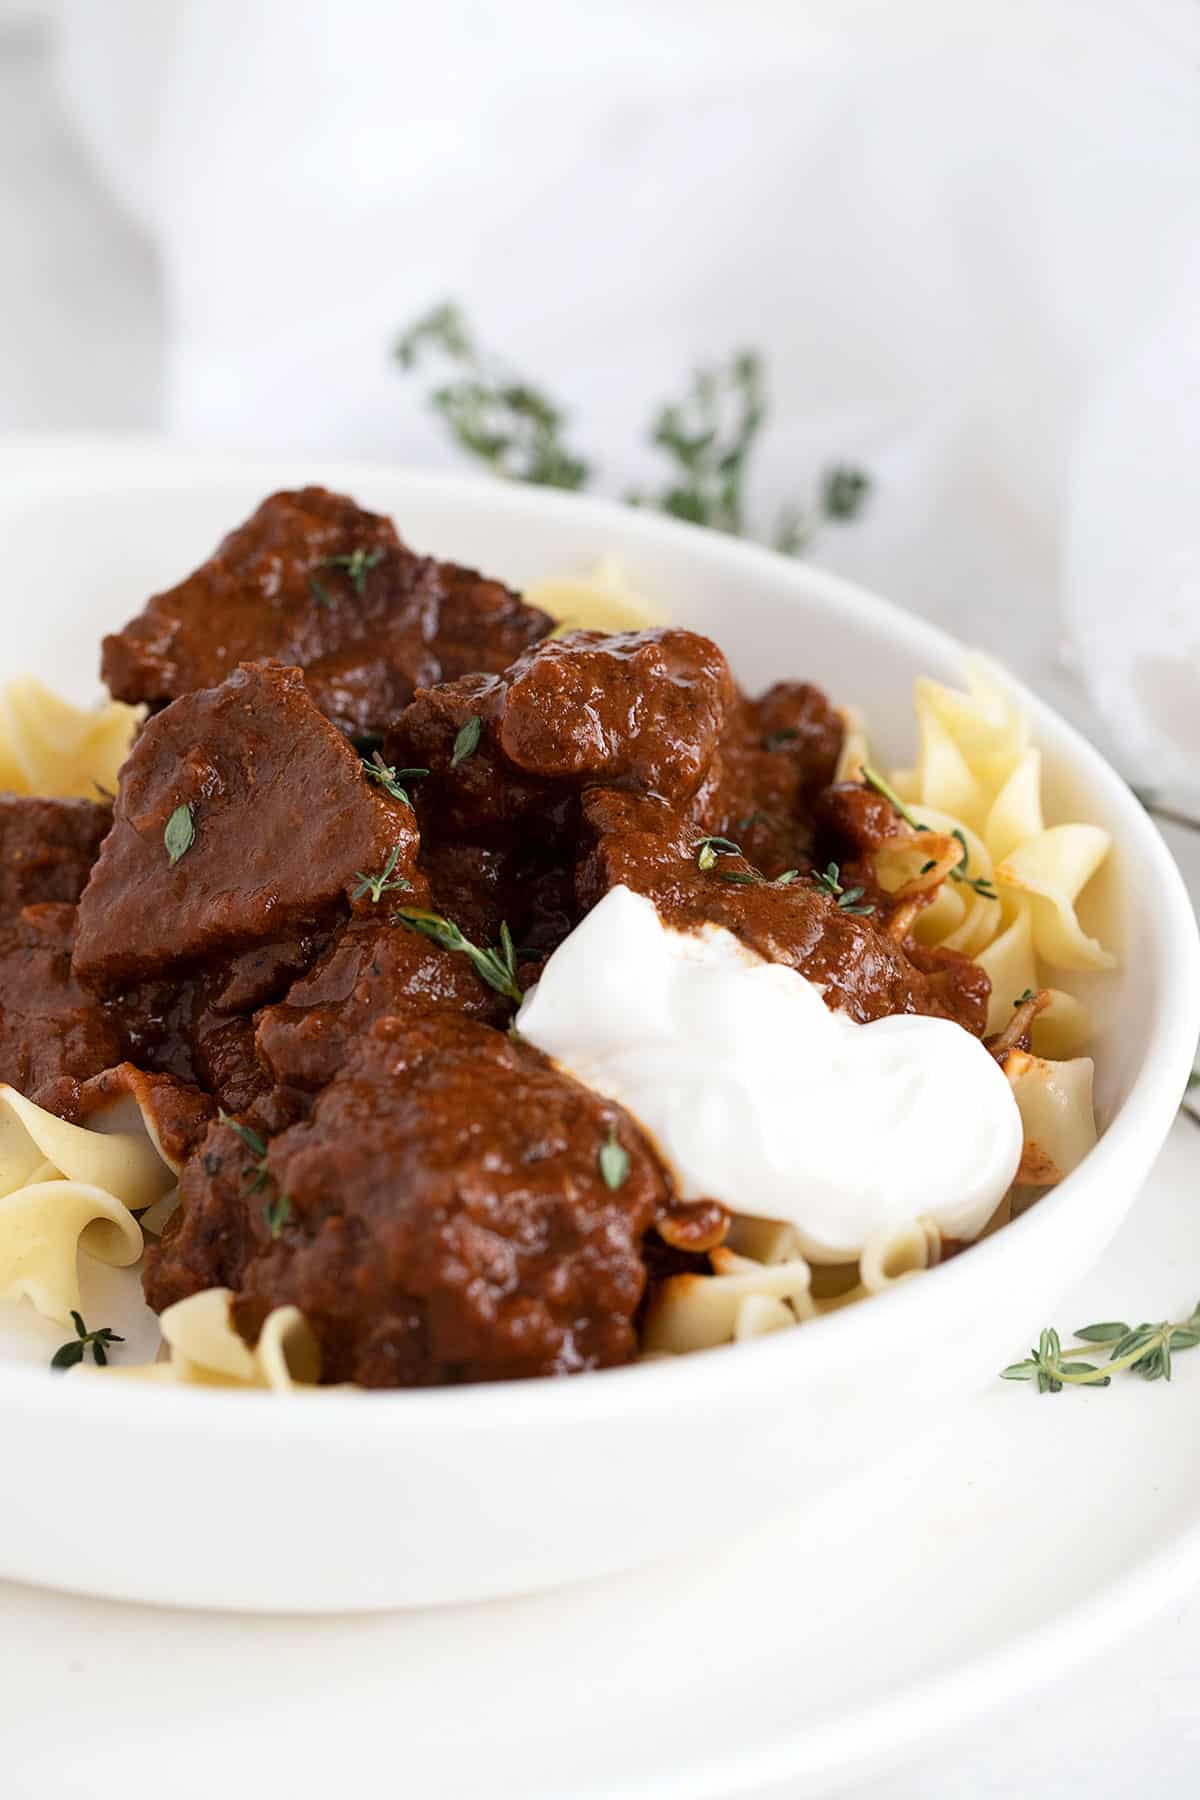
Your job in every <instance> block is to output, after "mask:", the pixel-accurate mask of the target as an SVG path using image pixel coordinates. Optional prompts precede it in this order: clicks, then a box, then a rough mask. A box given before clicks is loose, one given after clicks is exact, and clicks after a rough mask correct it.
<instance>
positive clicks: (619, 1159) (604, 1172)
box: [596, 1125, 629, 1194]
mask: <svg viewBox="0 0 1200 1800" xmlns="http://www.w3.org/2000/svg"><path fill="white" fill-rule="evenodd" d="M596 1160H597V1161H598V1162H599V1164H600V1174H601V1176H602V1177H603V1180H604V1185H605V1187H606V1188H608V1189H609V1191H610V1192H611V1193H614V1194H615V1193H616V1191H617V1189H618V1188H619V1187H622V1186H623V1185H624V1182H625V1179H626V1177H627V1176H628V1174H629V1152H628V1150H626V1148H625V1146H624V1145H623V1144H620V1143H618V1142H617V1128H616V1126H615V1125H610V1126H609V1128H608V1137H607V1139H606V1140H605V1142H604V1143H603V1144H602V1145H601V1146H600V1154H599V1156H598V1157H597V1159H596Z"/></svg>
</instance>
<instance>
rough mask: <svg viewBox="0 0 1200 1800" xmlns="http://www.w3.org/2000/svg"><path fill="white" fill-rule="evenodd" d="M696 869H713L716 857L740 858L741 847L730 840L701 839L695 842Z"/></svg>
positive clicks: (722, 838) (716, 838)
mask: <svg viewBox="0 0 1200 1800" xmlns="http://www.w3.org/2000/svg"><path fill="white" fill-rule="evenodd" d="M695 849H696V867H697V868H698V869H715V868H716V866H717V858H718V856H740V855H741V854H742V846H741V845H740V844H735V843H734V841H733V839H732V838H726V837H702V838H698V839H697V840H696V845H695Z"/></svg>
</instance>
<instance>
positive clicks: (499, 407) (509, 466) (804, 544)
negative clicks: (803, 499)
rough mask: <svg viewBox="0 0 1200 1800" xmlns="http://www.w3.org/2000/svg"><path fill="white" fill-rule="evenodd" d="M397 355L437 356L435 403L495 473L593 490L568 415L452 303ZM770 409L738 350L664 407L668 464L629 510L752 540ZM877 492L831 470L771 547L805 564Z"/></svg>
mask: <svg viewBox="0 0 1200 1800" xmlns="http://www.w3.org/2000/svg"><path fill="white" fill-rule="evenodd" d="M393 354H394V356H395V358H396V361H397V362H398V364H399V365H400V367H401V368H402V369H403V370H405V371H406V372H412V371H414V370H416V369H417V368H418V367H421V366H423V365H424V364H425V363H426V362H427V361H428V359H429V358H430V357H433V358H436V359H439V360H440V361H441V362H442V364H443V365H444V367H445V368H446V370H447V372H448V373H449V374H451V375H452V377H453V378H452V379H448V380H445V381H443V382H442V383H440V385H438V386H436V387H434V388H433V389H432V390H431V392H430V395H429V403H430V405H431V406H432V407H433V409H434V411H435V412H437V413H438V414H440V416H441V417H442V419H443V420H444V421H445V423H446V426H447V428H448V429H449V432H450V435H451V437H452V438H453V439H454V441H455V442H456V443H457V444H458V445H459V447H460V448H461V449H463V450H465V451H466V452H467V453H468V454H469V455H472V456H475V457H477V458H478V459H479V460H480V461H482V462H484V463H486V464H487V465H488V467H489V468H491V469H493V470H495V471H496V473H497V474H500V475H507V476H509V477H511V478H513V479H515V480H517V481H526V482H531V483H533V484H535V485H541V486H543V487H559V488H573V489H578V488H584V487H586V486H588V484H589V482H590V481H591V477H592V473H593V467H592V464H591V463H590V462H589V461H587V460H586V459H585V458H584V457H582V456H580V455H578V454H577V453H576V452H575V451H574V450H573V449H569V448H568V447H567V442H566V430H567V414H566V412H565V410H564V409H563V408H562V407H561V406H559V405H558V404H557V403H556V402H555V401H553V400H552V399H551V398H550V397H549V396H548V395H547V394H546V393H545V391H544V390H543V389H541V388H539V387H536V386H534V385H533V383H532V382H530V381H528V380H527V379H526V378H525V377H523V376H519V375H517V374H515V373H514V372H513V371H512V370H511V369H510V368H509V367H508V366H507V365H506V364H505V363H504V362H503V360H501V359H500V358H498V357H495V356H493V355H491V354H490V353H488V352H486V351H484V350H482V349H481V348H480V346H479V343H478V341H477V339H476V336H475V333H474V331H473V330H472V328H471V327H470V325H469V324H468V323H467V320H466V318H465V316H464V314H463V313H462V312H461V310H460V309H459V308H458V307H457V306H455V305H453V304H452V303H450V302H449V301H443V302H442V303H441V304H440V305H438V306H435V307H433V308H432V309H431V310H430V311H429V312H427V313H425V314H423V315H422V316H421V317H420V318H419V319H417V320H416V321H415V323H414V324H413V325H412V326H410V327H409V329H408V330H407V331H405V332H404V333H403V334H402V335H401V336H400V337H399V338H398V339H397V340H396V342H395V344H394V346H393ZM768 410H769V409H768V402H767V382H766V374H765V366H764V363H763V359H762V357H761V356H760V355H759V354H758V353H757V352H756V351H753V350H738V351H736V352H735V353H734V354H733V355H732V356H730V357H729V358H728V359H727V360H726V361H725V362H724V363H719V364H716V365H711V366H708V367H705V368H700V369H697V370H695V371H694V373H693V375H692V377H691V380H690V383H689V385H688V386H687V388H686V389H685V390H684V392H683V394H682V396H681V397H680V398H679V399H676V400H669V401H666V402H665V403H664V404H662V405H661V406H660V407H659V409H658V411H657V412H656V413H655V414H654V415H653V417H652V419H651V422H650V427H649V431H648V434H647V435H648V438H649V442H650V445H651V448H652V449H653V450H654V451H655V452H656V453H657V454H658V455H659V456H661V457H662V458H664V459H665V461H666V463H667V465H668V472H667V475H666V478H665V480H664V482H663V485H662V486H661V487H660V488H658V489H657V490H656V491H654V492H651V493H647V492H642V491H637V492H634V493H630V494H627V495H626V500H627V502H628V503H629V504H630V505H631V506H643V507H651V508H653V509H655V510H656V511H658V512H663V513H667V514H669V515H670V516H671V517H672V518H676V519H685V520H687V521H688V522H690V523H691V524H694V525H705V526H708V527H709V528H710V529H712V530H714V531H723V532H728V533H730V534H732V535H735V536H743V535H745V534H746V533H747V532H748V529H749V526H748V517H747V499H746V495H747V488H748V485H749V474H750V468H751V464H752V461H753V456H754V452H755V449H756V447H757V445H758V442H759V439H760V436H761V433H762V430H763V427H764V425H765V423H766V420H767V416H768ZM870 491H871V479H870V477H869V476H868V475H867V474H866V473H865V472H864V471H863V470H862V469H859V468H856V467H854V466H853V465H851V464H848V463H835V464H833V465H832V466H831V467H829V468H827V469H826V470H825V471H824V473H823V474H822V476H821V478H820V481H819V483H818V487H817V493H816V496H815V498H814V499H813V500H812V501H811V502H809V503H805V504H800V503H794V504H792V505H790V506H787V507H786V508H785V509H784V510H783V512H782V514H781V515H780V518H779V520H778V522H777V524H776V528H775V531H774V533H773V535H772V538H771V542H772V543H773V545H774V547H775V548H776V549H777V550H781V551H783V552H784V554H785V555H789V556H798V555H800V554H801V553H802V552H803V551H804V550H806V549H807V548H808V546H809V544H810V543H811V542H812V539H813V537H814V535H815V533H816V531H817V530H818V529H819V527H820V526H821V525H823V524H828V523H833V524H844V523H846V522H848V521H850V520H851V519H854V518H857V516H858V515H859V513H860V512H861V511H862V508H863V506H864V505H865V503H866V500H867V498H868V496H869V494H870Z"/></svg>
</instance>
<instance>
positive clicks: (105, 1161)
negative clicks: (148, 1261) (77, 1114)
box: [0, 1086, 175, 1325]
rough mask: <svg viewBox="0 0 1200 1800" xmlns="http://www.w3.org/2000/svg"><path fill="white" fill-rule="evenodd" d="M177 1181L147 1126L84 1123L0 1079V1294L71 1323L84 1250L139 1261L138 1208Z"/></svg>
mask: <svg viewBox="0 0 1200 1800" xmlns="http://www.w3.org/2000/svg"><path fill="white" fill-rule="evenodd" d="M174 1184H175V1175H174V1171H173V1170H171V1169H170V1168H168V1167H167V1165H166V1164H165V1163H164V1162H163V1161H162V1159H161V1157H160V1156H159V1155H158V1153H157V1151H156V1150H155V1149H154V1147H153V1145H152V1144H151V1143H150V1141H149V1139H148V1137H147V1136H146V1134H145V1133H144V1132H143V1133H140V1134H134V1133H126V1132H103V1131H87V1130H84V1129H83V1128H82V1127H81V1126H78V1125H70V1124H68V1123H67V1122H66V1120H64V1119H60V1118H58V1117H56V1115H55V1114H54V1113H49V1112H46V1111H44V1110H43V1108H42V1107H40V1106H35V1105H34V1104H33V1102H32V1101H30V1100H27V1099H25V1097H24V1096H23V1095H21V1094H18V1093H17V1092H16V1090H15V1089H14V1088H11V1087H6V1086H0V1298H2V1299H8V1300H16V1299H26V1300H28V1301H30V1302H31V1304H32V1305H33V1306H34V1308H35V1309H36V1310H37V1311H38V1312H39V1313H40V1314H41V1315H42V1316H43V1317H44V1318H48V1319H57V1320H58V1321H59V1322H60V1323H62V1324H64V1325H66V1324H69V1323H70V1318H71V1313H72V1312H73V1311H78V1310H79V1304H80V1301H79V1274H78V1255H79V1252H81V1251H82V1252H83V1253H84V1254H86V1255H88V1256H94V1257H96V1258H97V1259H98V1260H99V1261H101V1262H106V1263H110V1264H112V1265H113V1266H115V1267H118V1268H125V1267H127V1266H128V1265H129V1264H131V1263H135V1262H136V1261H137V1260H138V1258H139V1256H140V1255H141V1254H142V1248H143V1235H142V1229H141V1226H140V1225H139V1224H138V1222H137V1220H136V1219H135V1218H134V1216H133V1215H134V1213H135V1212H137V1211H140V1210H141V1209H143V1208H145V1207H150V1206H152V1205H154V1203H155V1202H156V1201H158V1200H160V1199H161V1198H162V1197H163V1195H164V1194H166V1193H167V1192H169V1191H170V1190H171V1189H172V1188H173V1187H174Z"/></svg>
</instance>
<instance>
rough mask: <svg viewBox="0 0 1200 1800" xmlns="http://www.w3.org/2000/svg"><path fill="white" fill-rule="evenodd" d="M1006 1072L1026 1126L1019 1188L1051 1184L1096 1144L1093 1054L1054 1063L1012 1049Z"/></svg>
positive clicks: (1060, 1179) (1018, 1182) (1074, 1166)
mask: <svg viewBox="0 0 1200 1800" xmlns="http://www.w3.org/2000/svg"><path fill="white" fill-rule="evenodd" d="M1004 1072H1005V1074H1006V1075H1007V1076H1008V1079H1009V1082H1010V1083H1011V1085H1012V1091H1013V1098H1014V1099H1015V1100H1016V1102H1017V1105H1018V1107H1019V1108H1020V1112H1021V1123H1022V1125H1023V1126H1024V1128H1025V1150H1024V1154H1023V1155H1022V1157H1021V1166H1020V1168H1019V1169H1018V1171H1017V1185H1018V1186H1019V1187H1053V1186H1054V1185H1055V1184H1056V1183H1057V1182H1060V1181H1062V1180H1063V1179H1064V1177H1066V1176H1067V1175H1069V1174H1070V1173H1071V1171H1072V1169H1075V1168H1078V1166H1079V1164H1080V1163H1081V1162H1082V1161H1083V1159H1084V1157H1085V1156H1086V1155H1087V1153H1088V1151H1089V1150H1090V1149H1091V1148H1092V1147H1093V1145H1094V1144H1095V1142H1096V1119H1095V1114H1094V1112H1093V1110H1092V1077H1093V1072H1094V1069H1093V1063H1092V1059H1091V1057H1090V1056H1078V1057H1074V1058H1072V1059H1071V1060H1070V1061H1069V1062H1051V1061H1049V1059H1048V1058H1046V1057H1042V1056H1030V1055H1027V1054H1026V1053H1025V1052H1024V1051H1023V1050H1012V1051H1010V1052H1009V1054H1008V1056H1007V1058H1006V1059H1005V1064H1004Z"/></svg>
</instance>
